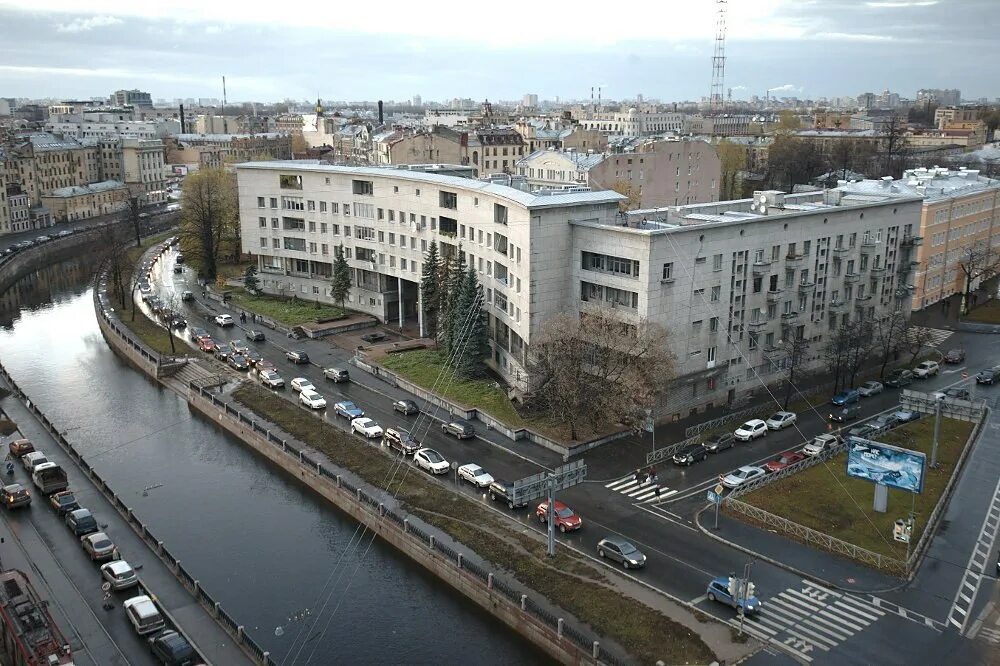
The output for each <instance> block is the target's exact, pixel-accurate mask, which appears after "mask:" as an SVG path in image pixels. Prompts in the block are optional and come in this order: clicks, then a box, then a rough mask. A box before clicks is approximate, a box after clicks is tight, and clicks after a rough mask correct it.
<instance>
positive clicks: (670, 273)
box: [662, 261, 674, 280]
mask: <svg viewBox="0 0 1000 666" xmlns="http://www.w3.org/2000/svg"><path fill="white" fill-rule="evenodd" d="M662 279H664V280H673V279H674V262H672V261H671V262H668V263H666V264H663V278H662Z"/></svg>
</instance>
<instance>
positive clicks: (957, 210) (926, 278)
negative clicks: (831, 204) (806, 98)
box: [840, 167, 1000, 310]
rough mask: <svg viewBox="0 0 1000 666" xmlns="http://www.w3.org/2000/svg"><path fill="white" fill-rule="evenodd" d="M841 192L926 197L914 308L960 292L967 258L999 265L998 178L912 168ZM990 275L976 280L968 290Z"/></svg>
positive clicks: (846, 186) (847, 186) (972, 172)
mask: <svg viewBox="0 0 1000 666" xmlns="http://www.w3.org/2000/svg"><path fill="white" fill-rule="evenodd" d="M840 189H842V190H844V191H845V192H850V193H852V194H855V195H858V196H864V195H869V194H871V195H876V196H883V197H885V196H898V197H915V196H918V197H924V203H923V207H922V209H921V213H920V231H919V232H918V235H919V236H922V237H923V239H924V241H923V244H922V245H921V247H920V249H919V252H918V253H917V256H916V259H917V261H919V262H920V265H919V266H918V267H917V269H916V271H915V274H914V279H913V282H912V285H913V287H914V290H913V303H912V308H913V309H914V310H920V309H922V308H925V307H927V306H929V305H933V304H934V303H938V302H939V301H941V300H942V299H946V298H948V297H949V296H952V295H954V294H964V293H965V279H966V278H965V272H964V271H963V270H962V264H963V262H965V263H968V262H969V261H970V259H971V260H972V261H973V264H978V265H979V266H980V267H983V266H989V265H996V264H997V262H998V261H1000V180H994V179H991V178H986V177H985V176H981V175H980V174H979V172H978V171H975V170H971V169H965V168H964V167H963V168H961V169H959V170H957V171H956V170H954V169H944V168H938V167H935V168H932V169H924V168H921V169H910V170H908V171H905V172H904V173H903V177H902V178H901V179H900V180H893V179H892V178H883V179H881V180H863V181H857V182H851V183H840ZM970 253H971V255H972V256H971V257H970ZM992 277H993V276H992V275H990V274H986V275H979V276H977V277H976V278H975V279H974V280H973V281H972V284H971V288H972V290H976V289H979V288H980V286H982V283H983V282H984V281H985V280H986V279H989V278H992Z"/></svg>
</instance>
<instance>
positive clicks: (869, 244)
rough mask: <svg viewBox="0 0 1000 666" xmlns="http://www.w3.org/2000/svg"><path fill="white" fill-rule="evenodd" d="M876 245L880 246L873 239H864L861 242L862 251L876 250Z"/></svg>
mask: <svg viewBox="0 0 1000 666" xmlns="http://www.w3.org/2000/svg"><path fill="white" fill-rule="evenodd" d="M876 245H878V241H876V240H875V239H873V238H863V239H862V240H861V249H862V250H864V249H866V248H867V249H869V250H870V249H872V248H874V247H875V246H876Z"/></svg>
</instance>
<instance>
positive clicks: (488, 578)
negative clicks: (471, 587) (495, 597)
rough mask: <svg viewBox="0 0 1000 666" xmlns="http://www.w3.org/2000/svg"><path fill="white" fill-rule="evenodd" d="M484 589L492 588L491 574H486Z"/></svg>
mask: <svg viewBox="0 0 1000 666" xmlns="http://www.w3.org/2000/svg"><path fill="white" fill-rule="evenodd" d="M486 589H487V590H492V589H493V574H487V575H486Z"/></svg>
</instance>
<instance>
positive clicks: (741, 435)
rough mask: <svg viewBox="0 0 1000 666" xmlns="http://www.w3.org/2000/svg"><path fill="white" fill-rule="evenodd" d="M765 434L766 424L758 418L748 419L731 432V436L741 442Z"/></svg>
mask: <svg viewBox="0 0 1000 666" xmlns="http://www.w3.org/2000/svg"><path fill="white" fill-rule="evenodd" d="M765 436H767V424H766V423H764V422H763V421H761V420H760V419H750V420H749V421H747V422H746V423H744V424H743V425H741V426H740V427H739V428H737V429H736V432H734V433H733V437H735V438H736V439H738V440H740V441H741V442H749V441H750V440H752V439H757V438H758V437H765Z"/></svg>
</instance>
